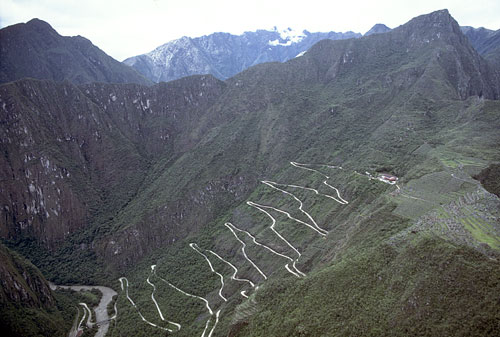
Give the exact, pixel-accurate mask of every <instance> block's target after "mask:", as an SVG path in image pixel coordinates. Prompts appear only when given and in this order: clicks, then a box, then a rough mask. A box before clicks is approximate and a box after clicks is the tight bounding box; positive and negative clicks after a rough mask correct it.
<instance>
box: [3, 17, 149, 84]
mask: <svg viewBox="0 0 500 337" xmlns="http://www.w3.org/2000/svg"><path fill="white" fill-rule="evenodd" d="M0 47H1V48H0V60H2V62H1V63H0V83H5V82H10V81H15V80H18V79H21V78H25V77H32V78H37V79H50V80H55V81H64V80H68V81H70V82H73V83H76V84H81V83H90V82H108V83H138V84H150V82H149V81H148V80H147V79H146V78H144V77H143V76H141V75H140V74H139V73H137V72H136V71H135V70H134V69H131V68H130V67H128V66H126V65H124V64H122V63H120V62H118V61H116V60H115V59H113V58H112V57H110V56H108V55H107V54H106V53H104V52H103V51H102V50H100V49H99V48H98V47H96V46H94V45H93V44H92V42H90V41H89V40H87V39H86V38H84V37H81V36H73V37H66V36H61V35H59V34H58V33H57V32H56V31H55V30H54V29H53V28H52V27H51V26H50V25H49V24H48V23H47V22H45V21H42V20H39V19H33V20H30V21H29V22H27V23H19V24H15V25H12V26H9V27H5V28H3V29H1V30H0Z"/></svg>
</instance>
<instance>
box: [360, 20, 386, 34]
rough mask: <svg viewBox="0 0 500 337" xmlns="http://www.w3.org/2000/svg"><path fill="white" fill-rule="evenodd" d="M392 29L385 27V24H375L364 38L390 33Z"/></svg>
mask: <svg viewBox="0 0 500 337" xmlns="http://www.w3.org/2000/svg"><path fill="white" fill-rule="evenodd" d="M390 30H391V29H390V28H389V27H387V26H386V25H384V24H383V23H377V24H375V25H374V26H373V27H372V28H371V29H370V30H369V31H367V32H366V33H365V35H364V36H368V35H372V34H381V33H385V32H388V31H390Z"/></svg>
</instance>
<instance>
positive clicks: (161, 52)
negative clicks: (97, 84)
mask: <svg viewBox="0 0 500 337" xmlns="http://www.w3.org/2000/svg"><path fill="white" fill-rule="evenodd" d="M359 36H360V34H356V33H353V32H347V33H336V32H328V33H310V32H308V31H303V32H300V33H298V32H295V31H292V30H291V29H290V28H288V29H287V30H284V31H278V30H276V29H275V30H272V31H267V30H258V31H256V32H245V33H244V34H242V35H232V34H228V33H214V34H210V35H206V36H202V37H198V38H189V37H183V38H180V39H178V40H174V41H171V42H168V43H166V44H164V45H162V46H160V47H158V48H156V49H155V50H153V51H151V52H150V53H147V54H143V55H138V56H134V57H131V58H128V59H126V60H125V61H123V62H124V63H125V64H127V65H130V66H132V67H134V68H135V69H136V70H137V71H139V72H140V73H141V74H143V75H144V76H146V77H147V78H149V79H150V80H152V81H153V82H161V81H170V80H174V79H177V78H180V77H184V76H188V75H195V74H212V75H214V76H215V77H217V78H219V79H227V78H229V77H231V76H234V75H235V74H237V73H239V72H241V71H243V70H245V69H246V68H248V67H250V66H253V65H255V64H259V63H263V62H272V61H278V62H284V61H287V60H290V59H292V58H294V57H296V56H297V55H299V54H301V53H303V52H305V51H306V50H307V49H309V48H310V47H311V46H312V45H313V44H314V43H316V42H318V41H320V40H322V39H331V40H338V39H348V38H354V37H359Z"/></svg>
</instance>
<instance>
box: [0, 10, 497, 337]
mask: <svg viewBox="0 0 500 337" xmlns="http://www.w3.org/2000/svg"><path fill="white" fill-rule="evenodd" d="M499 97H500V77H499V74H498V71H497V70H496V68H495V67H494V66H492V65H491V64H490V63H488V62H487V61H485V60H484V59H483V58H482V57H481V56H480V55H479V54H478V53H477V51H476V50H475V49H474V48H473V47H472V46H471V44H470V42H469V40H468V39H467V37H466V36H465V35H464V34H463V33H462V31H461V29H460V27H459V25H458V23H457V22H456V21H455V20H454V19H453V18H452V17H451V16H450V15H449V13H448V11H446V10H443V11H438V12H434V13H431V14H428V15H423V16H420V17H417V18H415V19H413V20H411V21H410V22H408V23H407V24H405V25H402V26H400V27H398V28H395V29H393V30H391V31H389V32H386V33H383V34H372V35H369V36H365V37H362V38H359V39H349V40H338V41H331V40H323V41H320V42H319V43H317V44H315V45H314V46H312V47H311V48H310V49H309V50H308V51H307V53H305V54H304V55H303V56H300V57H297V58H294V59H292V60H290V61H288V62H285V63H278V62H274V63H264V64H260V65H257V66H254V67H251V68H249V69H247V70H245V71H243V72H241V73H239V74H237V75H236V76H234V77H232V78H230V79H228V80H226V81H220V80H218V79H216V78H214V77H213V76H209V75H206V76H192V77H187V78H183V79H180V80H176V81H172V82H168V83H160V84H156V85H153V86H151V87H146V86H141V85H135V84H106V83H99V84H97V83H93V84H85V85H76V84H71V83H68V82H65V83H55V82H53V81H40V80H33V79H25V80H20V81H16V82H13V83H8V84H4V85H2V86H1V87H0V100H1V101H0V104H1V106H2V109H1V114H0V120H1V121H2V128H1V129H0V132H1V134H0V135H1V138H0V139H1V146H2V152H3V153H4V156H3V157H1V158H2V159H1V162H0V167H1V170H2V171H3V174H2V176H3V177H6V178H4V180H3V181H2V184H1V188H2V193H1V196H2V199H1V202H2V205H3V208H2V218H1V219H2V220H1V221H2V222H1V224H0V225H1V234H2V237H3V238H4V239H5V242H6V244H7V245H8V246H9V247H11V248H13V249H15V250H17V251H18V252H21V253H22V254H24V255H25V256H27V257H28V258H30V259H31V260H32V261H33V263H34V264H35V265H37V266H38V267H39V268H40V269H41V270H42V272H44V273H45V274H46V275H47V277H48V278H49V279H51V280H54V281H56V282H57V283H59V284H60V283H81V282H85V283H86V284H91V283H96V282H98V283H99V284H104V285H107V286H110V287H113V288H114V289H115V290H117V291H118V292H119V296H118V299H117V302H116V303H117V308H118V315H117V317H116V319H115V322H114V323H113V325H112V327H111V331H110V334H111V335H114V336H120V335H121V336H129V335H137V336H141V335H144V336H154V335H164V334H165V333H170V332H171V333H172V334H174V333H175V334H176V335H178V336H193V335H201V336H227V335H228V334H229V335H231V336H269V335H272V336H322V335H325V336H342V335H353V334H356V335H361V336H369V335H384V334H385V335H387V334H389V335H395V336H408V335H427V336H435V335H443V336H447V335H448V336H451V335H456V334H457V331H458V332H459V333H460V334H462V335H464V336H467V335H474V334H479V335H486V336H488V335H490V336H494V335H495V333H496V331H498V327H499V326H498V325H499V322H500V320H499V312H498V309H497V308H498V295H497V294H499V293H500V291H499V290H500V289H499V288H500V282H499V280H500V268H499V267H500V265H499V262H498V257H499V249H500V223H499V216H500V214H499V209H500V207H499V206H500V200H499V198H498V196H497V195H496V194H495V193H496V192H495V191H496V189H495V184H494V183H492V182H491V181H492V178H491V177H494V176H495V174H496V173H495V172H496V171H497V165H498V163H499V162H500V152H499V151H498V145H499V144H500V135H499V134H498V129H499V126H500V125H499V123H500V118H499V114H500V102H499V101H498V99H499ZM475 178H477V180H476V179H475ZM493 180H494V178H493ZM62 214H64V216H62Z"/></svg>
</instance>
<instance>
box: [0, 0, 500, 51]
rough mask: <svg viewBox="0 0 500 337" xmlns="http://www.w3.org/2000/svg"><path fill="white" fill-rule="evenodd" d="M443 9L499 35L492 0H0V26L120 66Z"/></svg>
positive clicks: (358, 27) (498, 6)
mask: <svg viewBox="0 0 500 337" xmlns="http://www.w3.org/2000/svg"><path fill="white" fill-rule="evenodd" d="M443 8H448V9H449V10H450V13H451V14H452V15H453V16H454V17H455V19H457V21H458V22H459V23H460V24H461V25H470V26H476V27H478V26H485V27H487V28H490V29H499V28H500V17H499V15H498V13H500V1H497V0H482V1H481V0H479V1H474V2H470V0H433V1H431V0H420V1H401V0H378V1H373V0H372V1H345V0H344V1H336V0H330V1H324V0H309V1H305V2H304V1H300V2H299V1H294V0H275V1H269V0H254V1H247V0H246V1H237V0H212V1H206V0H205V1H201V0H183V1H179V0H141V1H139V0H134V1H127V0H121V1H120V0H85V1H81V0H77V1H75V0H1V4H0V26H1V27H5V26H7V25H11V24H14V23H18V22H26V21H29V20H30V19H31V18H33V17H38V18H40V19H42V20H45V21H47V22H49V23H50V24H51V25H52V26H53V27H54V29H56V30H57V31H58V32H59V33H60V34H61V35H82V36H85V37H86V38H88V39H90V40H91V41H92V42H93V43H94V44H95V45H97V46H98V47H100V48H101V49H103V50H104V51H105V52H107V53H108V54H110V55H111V56H113V57H115V58H117V59H118V60H123V59H124V58H126V57H128V56H134V55H137V54H141V53H145V52H149V51H151V50H153V49H154V48H156V47H157V46H159V45H161V44H163V43H165V42H167V41H170V40H172V39H176V38H179V37H181V36H201V35H205V34H211V33H213V32H217V31H223V32H230V33H233V34H240V33H242V32H244V31H252V30H256V29H263V28H264V29H271V27H274V26H278V27H292V28H294V29H297V30H302V29H307V30H309V31H311V32H314V31H331V30H333V31H347V30H352V31H355V32H361V33H364V32H366V31H367V30H368V29H370V28H371V26H373V25H374V24H375V23H384V24H386V25H388V26H389V27H396V26H399V25H401V24H403V23H405V22H406V21H408V20H410V19H411V18H412V17H415V16H417V15H420V14H426V13H429V12H432V11H434V10H438V9H443Z"/></svg>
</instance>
